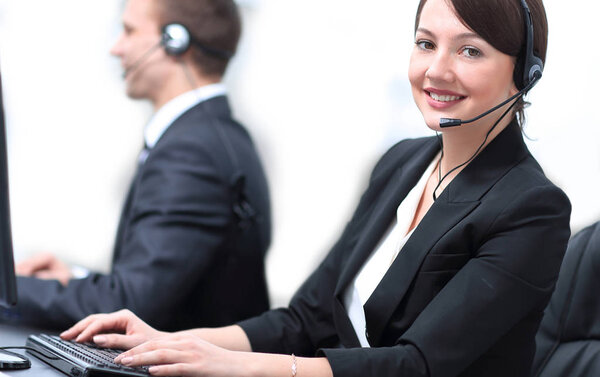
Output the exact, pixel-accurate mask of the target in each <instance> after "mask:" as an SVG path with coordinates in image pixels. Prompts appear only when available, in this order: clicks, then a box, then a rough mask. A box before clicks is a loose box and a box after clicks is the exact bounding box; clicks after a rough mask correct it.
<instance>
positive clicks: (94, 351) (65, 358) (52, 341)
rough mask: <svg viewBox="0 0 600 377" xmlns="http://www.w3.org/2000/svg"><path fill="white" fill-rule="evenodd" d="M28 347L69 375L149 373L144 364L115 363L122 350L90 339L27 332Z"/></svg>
mask: <svg viewBox="0 0 600 377" xmlns="http://www.w3.org/2000/svg"><path fill="white" fill-rule="evenodd" d="M27 346H28V347H30V348H32V349H33V350H34V351H28V352H29V353H31V354H32V355H34V356H35V357H37V358H38V359H40V360H42V361H44V362H46V363H48V364H50V365H51V366H53V367H55V368H56V369H58V370H60V371H62V372H63V373H66V374H67V375H70V376H73V377H86V376H91V375H103V376H104V375H108V376H139V377H146V376H148V375H149V373H148V368H147V367H138V368H132V367H127V366H124V365H121V364H115V363H114V361H113V360H114V358H115V357H116V356H117V355H118V354H120V353H122V352H123V351H122V350H116V349H111V348H101V347H98V346H96V345H94V344H91V343H76V342H72V341H67V340H62V339H60V338H59V337H57V336H53V335H46V334H40V335H30V336H29V337H28V338H27Z"/></svg>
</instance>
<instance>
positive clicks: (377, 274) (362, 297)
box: [343, 154, 439, 347]
mask: <svg viewBox="0 0 600 377" xmlns="http://www.w3.org/2000/svg"><path fill="white" fill-rule="evenodd" d="M438 159H439V154H438V156H436V157H435V158H434V159H433V161H432V162H431V164H429V167H427V169H426V170H425V172H424V173H423V175H422V176H421V179H419V182H417V184H416V185H415V186H414V187H413V188H412V190H411V191H410V192H409V193H408V195H407V196H406V198H405V199H404V200H403V201H402V203H400V205H399V206H398V210H397V211H396V218H395V219H394V221H393V222H392V224H391V225H390V227H389V229H388V230H387V231H386V233H385V234H384V235H383V237H382V239H381V241H379V244H378V245H377V246H376V247H375V251H374V252H373V253H372V254H371V256H370V257H369V259H367V261H366V263H365V264H364V265H363V266H362V268H361V269H360V271H358V274H357V275H356V276H355V277H354V280H353V281H352V283H351V284H350V285H349V286H348V288H346V291H345V292H344V297H343V301H344V306H345V307H346V312H347V313H348V317H349V318H350V321H351V322H352V326H353V327H354V331H355V332H356V335H357V336H358V340H359V341H360V344H361V346H362V347H369V342H368V341H367V337H366V335H365V330H366V327H367V323H366V319H365V311H364V305H365V303H366V302H367V300H368V299H369V297H371V294H372V293H373V291H375V288H377V285H379V282H381V279H383V276H384V275H385V273H386V272H387V270H388V269H389V267H390V266H391V264H392V262H393V261H394V259H396V256H397V255H398V253H399V252H400V250H401V249H402V247H404V244H406V242H407V241H408V239H409V238H410V236H411V235H412V233H413V230H414V229H413V230H411V231H410V232H408V228H409V227H410V225H411V223H412V220H413V218H414V216H415V212H416V211H417V207H418V205H419V201H420V200H421V196H422V194H423V191H424V190H425V186H426V185H427V180H428V179H429V177H430V176H431V174H432V173H433V170H434V169H435V167H436V166H437V162H438Z"/></svg>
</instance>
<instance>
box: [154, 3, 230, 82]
mask: <svg viewBox="0 0 600 377" xmlns="http://www.w3.org/2000/svg"><path fill="white" fill-rule="evenodd" d="M154 3H155V5H156V16H157V18H158V22H159V24H160V26H161V27H162V26H164V25H167V24H170V23H179V24H183V25H185V26H186V27H187V29H188V30H189V32H190V34H191V35H192V36H193V37H194V38H196V39H197V40H198V41H199V42H201V43H202V44H204V45H206V46H209V47H212V48H214V49H216V50H221V51H230V52H232V53H235V51H236V49H237V44H238V41H239V39H240V34H241V20H240V15H239V11H238V8H237V5H236V4H235V1H234V0H176V1H173V0H154ZM191 52H192V59H193V60H194V62H195V63H196V66H197V67H198V68H199V69H201V70H202V72H203V73H204V74H206V75H208V76H215V77H219V78H220V77H221V76H223V74H224V73H225V70H226V68H227V64H228V60H227V59H222V58H220V57H215V56H212V55H209V54H206V53H204V52H203V51H201V50H200V49H198V48H194V47H193V46H192V48H191Z"/></svg>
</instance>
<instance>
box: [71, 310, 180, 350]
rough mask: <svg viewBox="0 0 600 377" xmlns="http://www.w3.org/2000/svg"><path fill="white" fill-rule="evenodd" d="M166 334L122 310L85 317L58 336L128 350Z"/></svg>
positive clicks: (129, 312)
mask: <svg viewBox="0 0 600 377" xmlns="http://www.w3.org/2000/svg"><path fill="white" fill-rule="evenodd" d="M99 334H101V335H99ZM167 334H168V333H165V332H161V331H158V330H155V329H153V328H152V327H150V326H149V325H147V324H146V323H145V322H144V321H142V320H141V319H139V318H138V317H137V316H136V315H135V314H133V313H132V312H131V311H129V310H127V309H123V310H119V311H118V312H114V313H110V314H94V315H91V316H89V317H86V318H84V319H82V320H81V321H79V322H77V323H76V324H75V325H74V326H73V327H71V328H70V329H68V330H66V331H64V332H63V333H62V334H60V337H61V338H63V339H65V340H71V339H75V341H77V342H90V341H93V342H94V343H96V344H98V345H99V346H102V347H109V348H118V349H129V348H132V347H135V346H137V345H139V344H142V343H144V342H146V341H148V340H151V339H155V338H158V337H161V336H165V335H167Z"/></svg>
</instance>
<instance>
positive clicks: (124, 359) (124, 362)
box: [121, 356, 133, 365]
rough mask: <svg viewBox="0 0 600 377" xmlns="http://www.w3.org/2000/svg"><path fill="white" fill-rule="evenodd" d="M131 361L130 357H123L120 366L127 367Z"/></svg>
mask: <svg viewBox="0 0 600 377" xmlns="http://www.w3.org/2000/svg"><path fill="white" fill-rule="evenodd" d="M132 361H133V357H131V356H128V357H124V358H122V359H121V364H125V365H127V364H129V363H131V362H132Z"/></svg>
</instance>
